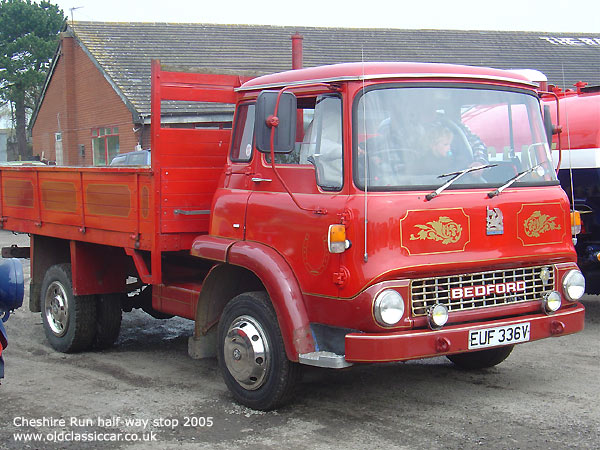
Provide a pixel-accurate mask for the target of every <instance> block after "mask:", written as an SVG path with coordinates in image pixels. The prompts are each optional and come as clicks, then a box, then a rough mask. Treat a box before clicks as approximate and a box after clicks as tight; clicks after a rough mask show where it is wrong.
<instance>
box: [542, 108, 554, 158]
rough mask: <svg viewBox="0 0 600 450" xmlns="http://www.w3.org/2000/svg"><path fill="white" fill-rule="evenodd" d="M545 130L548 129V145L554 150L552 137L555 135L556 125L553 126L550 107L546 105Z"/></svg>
mask: <svg viewBox="0 0 600 450" xmlns="http://www.w3.org/2000/svg"><path fill="white" fill-rule="evenodd" d="M544 128H545V129H546V137H547V138H548V145H549V146H550V148H552V135H553V134H554V125H552V117H551V116H550V105H544Z"/></svg>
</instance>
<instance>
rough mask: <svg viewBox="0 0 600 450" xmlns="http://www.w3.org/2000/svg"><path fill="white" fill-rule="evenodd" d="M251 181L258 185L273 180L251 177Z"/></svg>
mask: <svg viewBox="0 0 600 450" xmlns="http://www.w3.org/2000/svg"><path fill="white" fill-rule="evenodd" d="M252 181H254V182H255V183H260V182H262V181H267V182H271V181H273V180H271V179H269V178H260V177H252Z"/></svg>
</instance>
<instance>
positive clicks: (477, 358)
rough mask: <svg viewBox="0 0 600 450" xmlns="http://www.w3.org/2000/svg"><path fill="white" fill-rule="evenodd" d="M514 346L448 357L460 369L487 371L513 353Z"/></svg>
mask: <svg viewBox="0 0 600 450" xmlns="http://www.w3.org/2000/svg"><path fill="white" fill-rule="evenodd" d="M513 348H514V345H506V346H504V347H495V348H490V349H488V350H479V351H477V352H470V353H459V354H456V355H447V356H446V357H447V358H448V359H449V360H450V361H452V362H453V363H454V364H456V365H457V366H458V367H461V368H463V369H468V370H477V369H487V368H488V367H493V366H496V365H498V364H500V363H501V362H502V361H504V360H505V359H506V358H508V355H510V353H511V352H512V351H513Z"/></svg>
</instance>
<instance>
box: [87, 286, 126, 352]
mask: <svg viewBox="0 0 600 450" xmlns="http://www.w3.org/2000/svg"><path fill="white" fill-rule="evenodd" d="M121 318H122V314H121V294H103V295H98V296H97V297H96V335H95V337H94V342H93V347H94V348H97V349H104V348H108V347H110V346H112V345H113V344H114V343H115V341H116V340H117V337H119V331H120V330H121Z"/></svg>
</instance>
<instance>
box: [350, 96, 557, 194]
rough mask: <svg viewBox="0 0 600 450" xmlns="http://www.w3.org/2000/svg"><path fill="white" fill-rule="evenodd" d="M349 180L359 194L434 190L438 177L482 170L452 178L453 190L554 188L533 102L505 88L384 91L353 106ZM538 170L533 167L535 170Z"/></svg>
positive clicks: (548, 153)
mask: <svg viewBox="0 0 600 450" xmlns="http://www.w3.org/2000/svg"><path fill="white" fill-rule="evenodd" d="M354 117H355V122H354V123H355V132H354V140H355V145H354V180H355V183H356V185H357V186H358V187H359V188H361V189H364V186H365V179H366V180H368V188H369V189H375V190H388V189H407V188H408V189H414V188H415V187H416V186H422V187H427V188H430V187H434V188H437V187H438V186H440V185H443V184H444V183H445V182H446V181H447V178H445V177H444V175H447V174H450V173H455V172H457V171H462V170H464V169H466V168H469V167H477V166H480V165H490V167H488V168H485V169H482V170H475V171H472V172H469V173H468V174H466V175H465V176H463V177H460V179H457V180H456V181H455V182H454V183H452V186H451V187H450V189H455V188H457V187H467V186H469V187H492V186H493V187H498V186H500V185H502V184H504V183H506V182H507V181H508V180H510V179H511V178H513V177H515V176H516V175H517V174H519V173H521V172H524V171H527V170H528V169H531V168H533V167H535V170H532V171H530V172H529V173H527V174H526V175H524V176H522V177H521V178H519V180H518V181H517V182H516V183H515V184H516V185H519V184H521V185H522V184H527V185H539V184H548V183H556V175H555V173H554V170H553V167H552V160H551V158H550V152H549V147H548V142H547V139H546V134H545V131H544V127H543V122H542V118H541V113H540V106H539V102H538V100H537V98H536V97H534V96H532V95H529V94H526V93H522V92H514V91H507V90H496V89H491V88H490V89H474V88H458V87H443V88H442V87H386V88H379V89H372V90H369V91H367V92H366V93H365V94H364V95H363V96H362V97H361V98H360V99H359V101H358V104H357V106H356V110H355V112H354ZM536 166H538V167H536Z"/></svg>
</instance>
